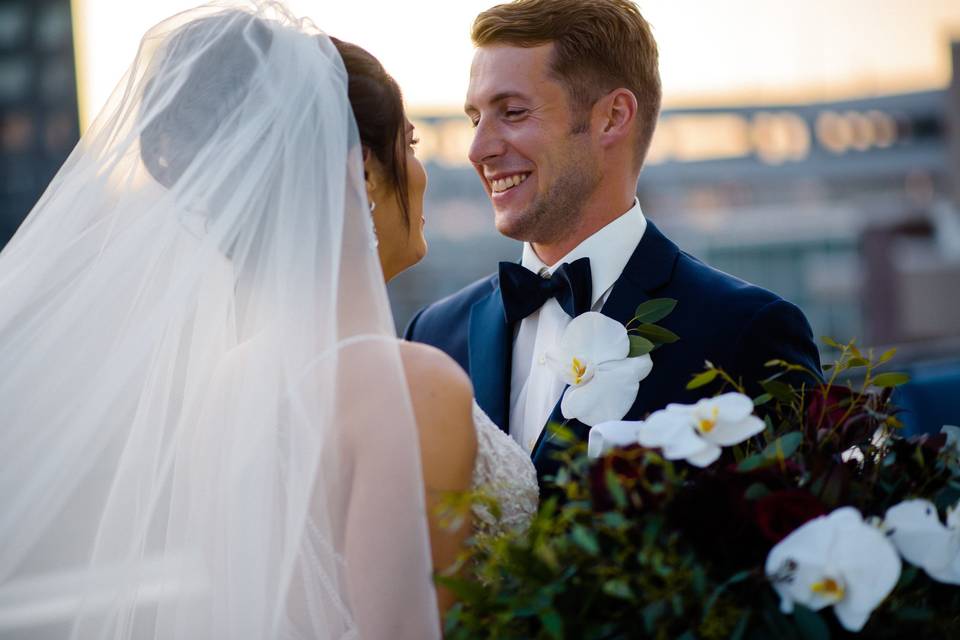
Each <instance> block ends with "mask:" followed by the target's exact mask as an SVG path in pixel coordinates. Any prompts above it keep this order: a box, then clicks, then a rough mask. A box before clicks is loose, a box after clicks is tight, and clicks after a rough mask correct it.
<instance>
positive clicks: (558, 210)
mask: <svg viewBox="0 0 960 640" xmlns="http://www.w3.org/2000/svg"><path fill="white" fill-rule="evenodd" d="M563 146H564V148H563V149H558V150H556V152H557V155H559V156H561V157H563V158H565V160H564V163H563V165H562V166H561V167H559V171H558V175H557V176H556V177H555V178H554V180H553V181H552V183H551V184H549V185H546V188H545V189H544V191H542V192H541V193H538V194H537V196H536V197H535V198H534V200H533V202H531V203H530V204H529V205H528V206H527V208H526V210H525V211H523V212H521V214H520V215H519V216H516V221H515V222H514V225H513V227H512V228H511V229H509V231H507V232H505V233H504V235H507V236H508V237H509V238H511V239H513V240H520V241H523V242H529V243H531V244H555V243H557V242H560V241H562V240H563V239H564V238H566V237H568V236H569V235H570V234H572V233H574V232H575V231H576V229H577V225H578V222H579V219H580V217H581V211H582V209H583V206H584V204H585V203H586V202H587V200H588V199H589V198H590V196H591V195H592V194H593V192H594V190H595V189H596V188H597V186H598V185H599V184H600V182H601V180H602V178H603V176H602V173H601V171H600V166H599V162H597V159H596V158H594V157H593V155H592V154H591V153H590V147H589V125H588V126H587V128H586V129H584V128H583V127H582V126H579V127H574V128H572V129H571V131H570V134H569V135H568V136H567V137H566V138H565V140H564V143H563Z"/></svg>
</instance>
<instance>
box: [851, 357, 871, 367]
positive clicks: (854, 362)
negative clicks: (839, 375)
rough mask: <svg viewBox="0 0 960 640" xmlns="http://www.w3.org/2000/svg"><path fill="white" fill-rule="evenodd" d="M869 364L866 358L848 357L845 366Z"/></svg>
mask: <svg viewBox="0 0 960 640" xmlns="http://www.w3.org/2000/svg"><path fill="white" fill-rule="evenodd" d="M868 364H870V361H869V360H867V359H866V358H850V359H849V360H847V366H849V367H865V366H867V365H868Z"/></svg>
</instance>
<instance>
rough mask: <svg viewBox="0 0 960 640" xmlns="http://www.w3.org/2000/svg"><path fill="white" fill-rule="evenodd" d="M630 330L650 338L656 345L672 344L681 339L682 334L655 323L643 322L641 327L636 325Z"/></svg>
mask: <svg viewBox="0 0 960 640" xmlns="http://www.w3.org/2000/svg"><path fill="white" fill-rule="evenodd" d="M630 331H631V332H633V333H636V334H637V335H640V336H642V337H644V338H646V339H648V340H650V341H651V342H653V343H654V344H656V345H661V344H670V343H672V342H676V341H677V340H679V339H680V336H678V335H677V334H675V333H674V332H673V331H670V330H669V329H664V328H663V327H660V326H657V325H655V324H641V325H640V326H639V327H634V328H632V329H631V330H630Z"/></svg>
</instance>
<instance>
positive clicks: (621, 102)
mask: <svg viewBox="0 0 960 640" xmlns="http://www.w3.org/2000/svg"><path fill="white" fill-rule="evenodd" d="M594 118H595V119H596V120H595V122H597V121H598V122H597V123H598V124H599V125H600V126H599V127H598V128H597V130H598V131H599V136H600V143H601V144H602V145H603V146H605V147H611V146H614V145H617V144H620V143H621V142H622V141H623V140H628V141H632V139H633V129H634V126H633V125H634V123H635V121H636V119H637V97H636V96H635V95H633V92H632V91H630V90H629V89H625V88H620V89H614V90H613V91H611V92H610V93H608V94H607V95H605V96H603V97H601V98H600V99H599V100H597V102H596V103H595V104H594Z"/></svg>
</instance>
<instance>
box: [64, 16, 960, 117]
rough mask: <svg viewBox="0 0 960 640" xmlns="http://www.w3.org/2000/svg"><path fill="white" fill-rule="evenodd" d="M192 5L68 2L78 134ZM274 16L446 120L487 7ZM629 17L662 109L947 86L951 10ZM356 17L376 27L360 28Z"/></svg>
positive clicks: (455, 107) (417, 109)
mask: <svg viewBox="0 0 960 640" xmlns="http://www.w3.org/2000/svg"><path fill="white" fill-rule="evenodd" d="M196 4H197V1H196V0H154V1H153V2H151V3H149V4H148V5H143V4H141V3H130V2H127V1H126V0H73V8H74V23H75V31H76V48H77V61H78V83H79V94H80V105H81V106H80V109H81V124H82V126H83V127H85V126H86V124H87V123H88V122H89V121H90V119H91V116H92V115H93V114H95V112H96V111H98V110H99V108H100V106H101V105H102V104H103V103H104V102H105V101H106V98H107V96H108V95H109V93H110V92H111V91H112V90H113V88H114V86H115V85H116V83H117V82H118V81H119V79H120V77H121V76H122V74H123V72H124V71H125V69H126V67H127V66H128V65H129V64H130V62H131V61H132V60H133V57H134V55H135V53H136V49H137V46H138V43H139V40H140V37H141V36H142V35H143V33H144V32H145V31H146V30H147V29H148V28H149V27H150V26H152V25H153V24H155V23H157V22H159V21H160V20H162V19H164V18H166V17H168V16H170V15H173V14H174V13H177V12H178V11H181V10H184V9H187V8H190V7H192V6H195V5H196ZM287 4H288V5H289V6H290V8H291V10H292V11H293V12H294V13H295V14H296V15H298V16H309V17H310V18H312V20H313V22H314V23H315V24H317V25H318V26H320V27H321V28H323V29H324V30H325V31H327V32H328V33H332V34H334V35H336V36H337V37H340V38H342V39H344V40H349V41H352V42H355V43H357V44H359V45H361V46H363V47H365V48H367V49H369V50H370V51H371V53H373V54H374V55H376V56H377V57H378V58H380V59H381V61H382V62H383V63H384V66H385V67H386V68H387V70H388V71H389V72H390V73H391V74H393V75H394V76H395V77H396V79H397V81H398V83H399V84H400V86H401V87H402V88H403V90H404V94H405V98H406V100H407V105H408V108H409V109H410V111H411V112H412V113H425V112H432V113H441V112H447V113H457V112H459V111H460V108H461V105H462V99H463V94H464V93H465V91H466V86H467V81H468V73H469V65H470V60H471V58H472V45H471V44H470V42H469V27H470V23H471V22H472V19H473V17H474V16H475V15H476V14H477V13H478V12H479V11H481V10H483V9H485V8H487V7H489V6H492V4H494V3H493V2H490V0H459V1H458V2H445V1H443V0H410V1H409V2H407V3H402V4H401V3H395V2H385V1H373V0H370V1H367V2H361V3H343V2H324V1H322V0H288V2H287ZM878 4H882V5H883V7H882V9H881V10H878V9H877V5H878ZM638 5H639V6H640V8H641V11H642V12H643V13H644V15H645V17H647V19H648V20H649V21H650V23H651V25H652V26H653V29H654V34H655V36H656V37H657V41H658V44H659V48H660V70H661V76H662V78H663V87H664V105H665V106H666V107H668V108H669V107H680V106H696V105H707V104H709V105H716V106H733V105H737V104H745V103H748V102H753V103H769V104H778V103H780V104H783V103H803V102H810V101H823V100H836V99H843V98H848V97H858V96H871V95H881V94H885V93H897V92H905V91H916V90H922V89H930V88H939V87H942V86H943V85H944V84H945V83H946V82H947V80H948V79H949V77H950V63H949V46H948V44H949V42H950V40H951V39H960V3H957V2H955V0H885V1H884V2H883V3H877V2H875V1H872V0H838V1H836V2H831V1H830V0H809V1H808V2H806V3H804V5H803V9H802V10H796V9H792V8H791V7H788V6H786V5H784V4H781V3H768V2H762V0H729V1H728V2H726V3H723V4H722V5H720V4H718V3H712V2H706V1H704V0H646V1H641V2H638ZM370 15H376V16H377V17H378V19H377V20H376V21H373V22H371V21H370V20H369V19H367V18H366V17H367V16H370ZM691 16H693V17H692V18H691ZM408 24H409V27H406V26H405V25H408ZM426 25H430V26H434V25H450V28H448V29H434V30H431V31H430V32H429V35H430V37H426V36H425V35H424V34H423V33H422V31H423V29H425V28H426ZM437 51H443V54H444V55H442V56H437V55H436V52H437ZM757 51H762V52H763V55H757V54H756V52H757ZM704 60H709V61H710V63H711V66H710V68H705V67H704Z"/></svg>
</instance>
